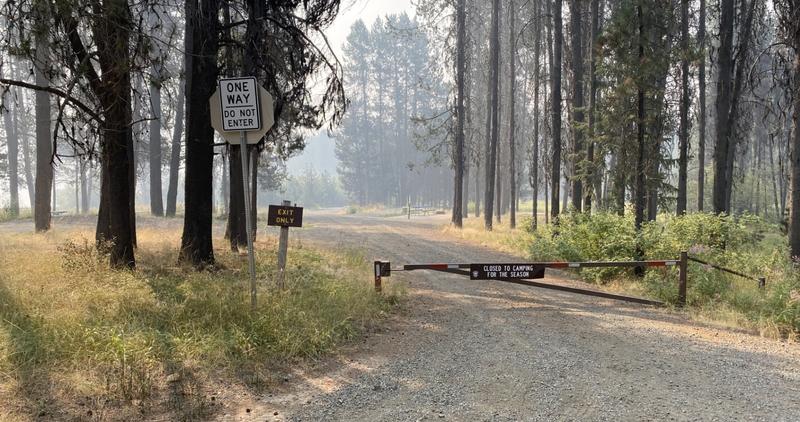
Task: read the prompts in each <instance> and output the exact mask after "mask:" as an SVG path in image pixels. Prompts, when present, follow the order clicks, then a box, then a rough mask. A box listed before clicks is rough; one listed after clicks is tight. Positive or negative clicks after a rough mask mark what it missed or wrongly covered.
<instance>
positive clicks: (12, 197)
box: [0, 67, 19, 217]
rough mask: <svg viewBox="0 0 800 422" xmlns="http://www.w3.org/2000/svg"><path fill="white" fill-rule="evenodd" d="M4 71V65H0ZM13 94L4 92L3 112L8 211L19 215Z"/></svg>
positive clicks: (13, 215)
mask: <svg viewBox="0 0 800 422" xmlns="http://www.w3.org/2000/svg"><path fill="white" fill-rule="evenodd" d="M0 71H2V67H0ZM10 97H11V96H10V95H7V92H4V93H3V104H4V105H5V107H6V111H5V113H3V124H4V125H5V133H6V147H7V148H8V157H7V159H8V194H9V195H8V196H9V203H8V212H9V214H10V215H11V216H12V217H17V216H19V136H18V133H19V131H18V130H17V127H16V125H15V124H14V123H15V122H14V120H15V119H14V117H13V116H12V115H13V114H17V113H18V112H19V111H18V110H17V107H13V108H11V98H10Z"/></svg>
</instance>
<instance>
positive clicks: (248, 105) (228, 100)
mask: <svg viewBox="0 0 800 422" xmlns="http://www.w3.org/2000/svg"><path fill="white" fill-rule="evenodd" d="M258 88H259V86H258V83H257V82H256V78H253V77H249V78H225V79H220V80H219V104H220V108H221V111H222V130H225V131H257V130H260V129H261V110H260V105H261V102H260V101H259V98H258V94H259V89H258Z"/></svg>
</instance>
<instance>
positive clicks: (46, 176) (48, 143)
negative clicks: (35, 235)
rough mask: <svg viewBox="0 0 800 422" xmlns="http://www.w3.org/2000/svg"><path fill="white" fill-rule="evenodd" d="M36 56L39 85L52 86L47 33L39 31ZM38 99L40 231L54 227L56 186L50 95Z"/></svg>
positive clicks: (36, 209)
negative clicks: (53, 209)
mask: <svg viewBox="0 0 800 422" xmlns="http://www.w3.org/2000/svg"><path fill="white" fill-rule="evenodd" d="M35 38H36V47H37V48H36V59H35V63H34V66H33V72H34V78H35V80H36V85H38V86H48V85H49V81H48V80H47V76H46V75H45V71H46V69H47V67H48V66H49V58H48V57H47V51H48V48H47V39H46V35H44V34H37V35H36V36H35ZM34 96H35V98H36V109H35V115H36V194H35V202H36V204H35V206H34V224H35V227H36V231H37V232H41V231H47V230H50V220H51V213H50V205H51V196H50V195H51V191H50V189H51V188H52V187H53V163H52V158H53V138H52V132H50V94H49V93H47V92H45V91H41V90H37V91H36V93H35V94H34Z"/></svg>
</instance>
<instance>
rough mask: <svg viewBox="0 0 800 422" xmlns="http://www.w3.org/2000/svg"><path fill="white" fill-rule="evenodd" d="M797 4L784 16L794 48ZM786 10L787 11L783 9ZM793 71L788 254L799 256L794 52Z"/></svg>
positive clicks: (798, 93) (799, 42) (799, 137)
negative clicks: (790, 29)
mask: <svg viewBox="0 0 800 422" xmlns="http://www.w3.org/2000/svg"><path fill="white" fill-rule="evenodd" d="M797 8H798V5H797V4H795V9H794V10H790V11H788V12H791V13H792V15H790V16H786V17H784V19H783V20H784V21H787V23H785V25H786V26H789V27H790V28H792V31H791V32H790V33H791V34H792V35H791V37H792V38H790V39H789V40H788V41H789V43H790V44H791V45H792V46H793V47H794V48H795V49H797V48H800V23H798V22H797V20H796V19H797V13H798V9H797ZM784 12H787V11H784ZM792 73H794V74H793V75H792V76H793V78H792V85H793V92H794V95H793V103H794V110H793V114H792V142H791V146H792V150H791V159H792V166H791V172H792V181H791V184H792V188H791V194H790V195H789V196H790V197H791V201H792V202H791V206H790V210H789V255H790V257H791V258H796V257H800V56H798V55H797V54H795V57H794V69H793V72H792Z"/></svg>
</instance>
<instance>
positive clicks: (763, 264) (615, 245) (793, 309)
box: [523, 213, 800, 335]
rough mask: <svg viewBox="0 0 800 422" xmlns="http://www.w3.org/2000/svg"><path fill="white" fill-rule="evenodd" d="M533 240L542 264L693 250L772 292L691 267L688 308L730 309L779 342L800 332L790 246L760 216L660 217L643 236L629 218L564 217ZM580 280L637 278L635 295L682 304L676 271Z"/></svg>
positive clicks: (798, 280)
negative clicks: (768, 329)
mask: <svg viewBox="0 0 800 422" xmlns="http://www.w3.org/2000/svg"><path fill="white" fill-rule="evenodd" d="M523 224H526V225H525V226H524V227H526V228H528V227H529V223H526V222H523ZM528 230H529V229H528ZM529 237H530V242H529V245H530V247H529V255H530V257H531V259H533V260H537V261H550V260H564V261H627V260H633V259H636V250H637V245H638V246H639V247H640V248H641V250H642V252H643V254H644V255H643V257H642V258H644V259H678V258H679V257H680V252H681V251H688V252H689V254H690V256H695V257H698V258H700V259H702V260H704V261H707V262H712V263H714V264H717V265H721V266H724V267H726V268H730V269H733V270H736V271H739V272H741V273H744V274H748V275H752V276H763V277H766V278H767V288H766V289H763V290H762V289H758V286H757V283H756V282H755V281H752V280H747V279H743V278H740V277H736V276H733V275H729V274H726V273H723V272H720V271H717V270H715V269H713V268H711V267H709V266H706V265H702V264H698V263H694V262H691V263H690V265H689V284H688V291H687V301H688V304H689V305H690V306H694V307H697V308H703V309H715V308H725V309H727V310H728V311H732V312H733V313H736V314H738V315H741V316H742V317H743V319H747V320H749V321H751V322H752V323H753V324H754V325H756V326H759V327H761V328H764V327H767V326H770V327H772V328H774V329H776V330H777V331H778V332H780V333H781V335H789V334H791V333H795V334H797V333H800V276H798V272H797V270H796V269H795V267H794V265H793V264H792V263H791V262H790V261H789V259H788V258H787V257H788V251H787V247H786V240H785V238H784V237H781V236H780V235H779V231H778V228H777V227H775V226H772V225H769V224H767V223H765V222H763V221H762V220H761V219H759V218H758V217H755V216H752V215H743V216H737V217H730V216H722V215H714V214H709V213H692V214H688V215H686V216H682V217H676V216H671V215H670V216H668V215H662V216H659V218H658V219H657V220H656V221H653V222H646V223H644V224H643V226H642V231H641V233H640V234H639V235H637V233H636V232H635V230H634V222H633V216H632V215H630V213H628V215H625V216H619V215H617V214H612V213H596V214H594V215H591V216H589V215H584V214H574V215H568V214H565V215H563V216H562V217H561V218H560V220H559V224H558V226H552V225H551V226H542V227H540V228H539V229H538V230H537V231H536V232H530V234H529ZM580 276H581V277H582V278H583V279H585V280H586V281H590V282H594V283H606V282H608V281H610V280H614V279H620V278H626V279H631V280H634V281H633V283H636V284H637V286H636V288H632V290H635V291H639V292H641V291H644V292H645V293H646V294H648V295H650V296H652V297H655V298H658V299H659V300H662V301H664V302H667V303H676V302H677V298H678V294H677V285H678V270H677V268H676V267H667V268H661V269H652V270H649V271H647V272H646V274H645V276H644V277H643V278H636V277H631V276H632V271H631V270H630V269H620V268H600V269H584V270H581V273H580ZM623 284H625V283H623Z"/></svg>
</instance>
